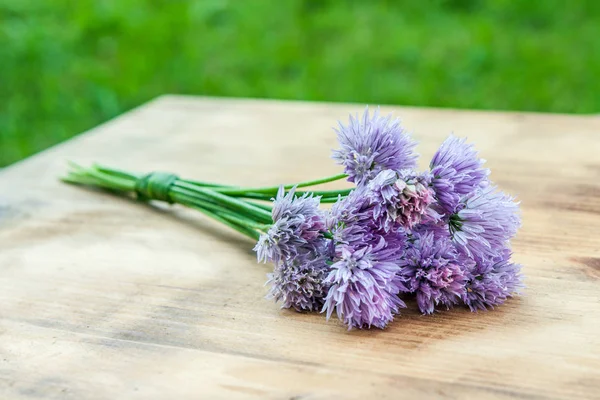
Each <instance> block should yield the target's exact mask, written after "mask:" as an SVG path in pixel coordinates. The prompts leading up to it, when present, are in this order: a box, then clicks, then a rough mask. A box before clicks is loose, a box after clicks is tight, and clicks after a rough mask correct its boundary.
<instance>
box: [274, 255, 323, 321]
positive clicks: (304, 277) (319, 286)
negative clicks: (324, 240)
mask: <svg viewBox="0 0 600 400" xmlns="http://www.w3.org/2000/svg"><path fill="white" fill-rule="evenodd" d="M326 261H327V259H326V258H325V257H323V256H319V255H317V254H316V253H304V254H300V255H298V256H296V257H293V258H291V259H287V260H282V261H280V262H278V263H276V264H275V269H274V270H273V273H271V274H268V275H267V276H268V278H269V280H268V281H267V284H269V283H270V284H271V289H270V291H269V294H268V295H267V298H268V299H273V300H275V301H276V302H281V303H282V306H281V307H282V308H293V309H294V310H296V311H298V312H303V311H318V310H320V309H321V307H322V306H323V302H324V298H325V295H326V293H327V287H326V286H325V285H324V283H323V281H324V279H325V278H326V277H327V274H328V272H329V266H328V265H327V263H326Z"/></svg>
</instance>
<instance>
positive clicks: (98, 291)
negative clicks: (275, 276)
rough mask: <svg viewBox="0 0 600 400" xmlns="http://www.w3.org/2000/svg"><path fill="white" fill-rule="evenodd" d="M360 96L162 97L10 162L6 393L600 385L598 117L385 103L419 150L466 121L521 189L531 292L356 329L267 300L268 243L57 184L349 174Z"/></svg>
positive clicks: (2, 309)
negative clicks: (123, 177) (155, 173)
mask: <svg viewBox="0 0 600 400" xmlns="http://www.w3.org/2000/svg"><path fill="white" fill-rule="evenodd" d="M362 109H363V106H362V105H347V104H335V105H334V104H325V103H321V104H319V103H301V102H282V101H260V100H226V99H214V98H195V97H178V96H165V97H161V98H159V99H157V100H155V101H153V102H151V103H149V104H147V105H145V106H143V107H141V108H139V109H136V110H134V111H132V112H130V113H128V114H126V115H124V116H122V117H120V118H117V119H116V120H114V121H111V122H109V123H107V124H105V125H102V126H100V127H99V128H96V129H93V130H92V131H90V132H88V133H85V134H83V135H81V136H79V137H76V138H75V139H73V140H71V141H69V142H67V143H64V144H62V145H59V146H56V147H54V148H52V149H50V150H48V151H45V152H43V153H41V154H39V155H37V156H34V157H32V158H29V159H27V160H25V161H23V162H21V163H18V164H16V165H14V166H12V167H9V168H6V169H4V170H2V171H1V172H0V296H1V297H2V299H1V301H0V398H2V399H29V398H52V399H78V400H80V399H184V398H193V399H203V398H206V399H232V398H254V399H329V398H336V399H337V398H375V397H381V398H384V397H388V398H394V399H397V398H417V399H419V398H424V397H425V398H427V397H449V398H460V399H463V398H478V399H488V398H571V399H573V398H593V397H596V398H600V118H598V117H594V116H568V115H548V114H529V113H501V112H479V111H473V112H471V111H457V110H439V109H425V108H409V107H383V111H384V112H388V111H393V112H394V113H395V115H398V116H400V117H401V118H402V119H403V121H404V123H405V125H406V126H407V127H408V128H409V129H410V130H412V131H414V137H415V138H416V139H417V140H419V141H420V142H421V144H420V146H419V149H418V150H419V152H420V153H421V154H422V159H421V166H422V167H423V168H424V167H426V165H427V163H428V161H429V159H430V158H431V156H432V155H433V153H434V151H435V150H436V148H437V146H438V145H439V144H440V143H441V142H442V140H443V139H444V138H445V137H446V136H447V135H448V134H449V133H450V132H454V133H456V134H457V135H459V136H467V137H468V138H469V140H470V141H471V142H473V143H475V145H476V147H477V148H478V149H479V150H480V152H481V155H482V156H483V157H484V158H486V159H487V160H488V166H489V167H490V168H491V169H492V171H493V173H492V179H494V180H495V181H496V182H497V183H498V184H499V185H500V187H501V188H502V189H504V190H506V191H508V192H509V193H511V194H514V195H516V196H517V197H518V198H519V199H520V200H521V202H522V208H523V221H524V222H523V228H522V230H521V231H520V233H519V234H518V236H517V238H516V239H515V240H514V252H515V255H514V258H515V260H516V261H518V262H520V263H522V264H523V265H524V273H525V275H526V276H527V279H526V285H527V289H526V291H525V293H524V295H523V296H522V297H521V298H515V299H512V300H509V301H508V302H507V303H506V304H505V305H504V306H502V307H500V308H497V309H496V310H494V311H489V312H479V313H476V314H475V313H471V312H469V311H468V310H466V309H463V308H457V309H455V310H452V311H449V312H441V313H438V314H435V315H432V316H421V315H419V314H418V312H416V311H415V309H414V303H413V304H410V306H413V307H412V308H411V309H410V310H407V311H405V312H404V313H403V315H402V316H401V317H399V318H398V319H397V320H396V321H394V323H392V324H391V326H390V327H389V328H388V329H387V330H385V331H380V330H370V331H350V332H348V331H347V330H346V329H345V327H344V326H342V325H341V324H340V323H339V322H338V321H333V320H332V321H330V322H326V321H325V318H324V317H323V315H319V314H298V313H295V312H291V311H288V310H280V309H279V307H278V306H277V305H275V304H273V303H272V302H269V301H267V300H265V299H264V295H265V294H266V291H267V288H266V287H265V286H264V282H265V274H266V273H267V272H268V271H269V270H270V269H271V267H270V266H269V265H262V264H257V263H256V261H255V256H254V254H253V252H252V251H251V249H252V246H253V243H252V242H251V241H249V240H248V239H246V238H244V237H242V236H241V235H239V234H237V233H236V232H234V231H231V230H229V229H228V228H226V227H221V226H219V225H218V224H216V223H213V222H212V221H210V220H207V219H205V218H204V217H202V216H201V215H199V214H198V213H196V212H193V211H189V210H185V209H183V208H182V207H178V206H174V207H162V206H160V207H152V206H148V205H143V204H141V203H136V202H134V201H131V200H127V199H123V198H118V197H114V196H112V195H110V194H106V193H101V192H97V191H93V190H86V189H81V188H77V187H73V186H68V185H65V184H62V183H60V182H59V181H58V180H57V178H58V176H59V175H61V174H62V173H64V171H65V170H66V165H65V163H66V161H67V160H69V159H71V160H74V161H77V162H79V163H82V164H89V163H92V162H94V161H98V162H101V163H103V164H106V165H110V166H114V167H121V168H124V169H131V170H137V171H140V172H149V171H151V170H165V171H172V172H177V173H179V174H180V175H182V176H183V177H189V178H197V179H205V180H212V181H220V182H223V183H231V184H246V185H266V184H275V183H283V182H293V181H299V180H302V179H308V178H317V177H321V176H325V175H330V174H334V173H339V171H340V168H338V167H337V166H335V165H334V164H333V162H332V161H331V160H330V159H329V155H330V150H331V149H332V148H333V147H334V146H335V136H334V134H333V131H332V130H331V127H332V126H334V125H335V123H336V120H337V119H343V120H345V119H346V118H347V114H348V113H350V112H361V111H362Z"/></svg>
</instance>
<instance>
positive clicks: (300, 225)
mask: <svg viewBox="0 0 600 400" xmlns="http://www.w3.org/2000/svg"><path fill="white" fill-rule="evenodd" d="M294 193H295V188H294V189H292V190H290V191H289V192H288V193H287V194H285V191H284V189H283V187H281V188H280V189H279V192H278V193H277V197H276V198H275V199H274V201H273V212H272V215H273V225H272V226H271V227H270V228H269V230H268V231H267V232H266V233H263V234H262V235H261V236H260V238H259V239H258V243H257V244H256V246H255V247H254V251H256V253H257V258H258V260H259V261H263V262H267V261H270V262H274V263H279V262H281V261H285V260H287V259H289V258H291V257H294V256H296V255H298V254H299V252H301V251H302V250H305V251H314V250H315V246H316V243H317V242H318V241H319V239H320V238H322V233H321V232H322V231H323V230H324V228H325V218H324V214H323V212H322V211H321V210H320V209H319V201H320V197H312V196H310V195H308V194H306V193H305V194H304V195H302V196H301V197H296V196H295V194H294Z"/></svg>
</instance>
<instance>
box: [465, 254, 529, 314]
mask: <svg viewBox="0 0 600 400" xmlns="http://www.w3.org/2000/svg"><path fill="white" fill-rule="evenodd" d="M510 256H511V254H510V250H508V249H505V250H503V251H502V252H501V254H500V255H499V256H497V257H495V258H494V259H491V260H484V261H482V262H478V263H476V264H475V265H474V266H473V267H472V268H471V269H470V271H469V273H468V282H467V294H466V298H465V304H466V305H467V306H469V308H470V309H471V311H477V310H485V309H487V308H488V307H489V308H494V306H497V305H500V304H502V303H504V302H505V301H506V299H507V298H508V297H511V296H513V295H514V294H516V293H518V292H519V290H520V289H521V288H523V283H522V280H523V276H522V275H521V265H519V264H515V263H511V262H510Z"/></svg>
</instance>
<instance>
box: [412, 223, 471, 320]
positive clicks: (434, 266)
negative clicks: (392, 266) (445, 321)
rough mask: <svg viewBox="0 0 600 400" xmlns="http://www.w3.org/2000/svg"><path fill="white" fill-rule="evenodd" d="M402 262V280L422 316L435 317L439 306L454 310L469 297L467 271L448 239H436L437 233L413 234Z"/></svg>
mask: <svg viewBox="0 0 600 400" xmlns="http://www.w3.org/2000/svg"><path fill="white" fill-rule="evenodd" d="M413 240H414V242H413V244H412V245H409V247H408V249H407V250H406V254H405V255H404V257H403V259H402V261H401V262H400V266H401V270H400V276H401V277H402V279H403V280H404V281H405V283H406V286H407V287H408V289H409V290H410V292H411V293H416V296H417V304H418V306H419V309H420V310H421V312H422V313H423V314H431V313H433V311H434V309H435V307H436V306H437V305H444V306H446V308H450V307H452V305H454V304H456V303H457V302H458V301H459V300H461V299H462V300H464V299H465V295H466V289H465V283H466V282H467V277H466V271H465V269H464V267H463V266H462V265H461V264H462V262H461V260H460V257H459V254H458V252H457V251H456V249H455V248H454V246H453V245H452V243H451V242H450V241H449V240H448V239H447V238H446V239H444V238H438V239H436V237H435V235H434V232H426V231H425V232H419V233H414V234H413Z"/></svg>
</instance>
